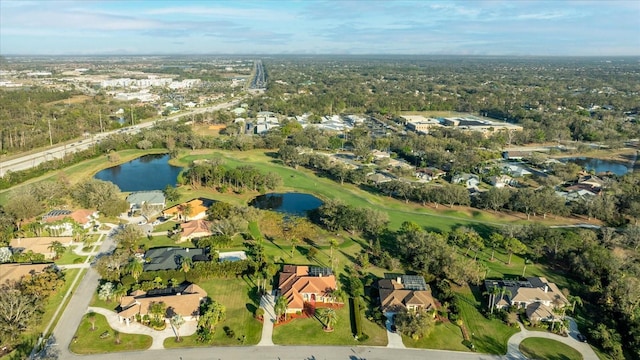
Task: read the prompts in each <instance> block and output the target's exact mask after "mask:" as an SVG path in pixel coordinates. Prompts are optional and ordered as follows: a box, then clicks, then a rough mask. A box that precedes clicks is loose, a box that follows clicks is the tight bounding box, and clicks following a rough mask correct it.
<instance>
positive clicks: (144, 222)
mask: <svg viewBox="0 0 640 360" xmlns="http://www.w3.org/2000/svg"><path fill="white" fill-rule="evenodd" d="M146 223H147V220H141V221H140V222H138V225H145V224H146Z"/></svg>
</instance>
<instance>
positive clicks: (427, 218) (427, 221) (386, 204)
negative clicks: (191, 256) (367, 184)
mask: <svg viewBox="0 0 640 360" xmlns="http://www.w3.org/2000/svg"><path fill="white" fill-rule="evenodd" d="M211 158H223V159H224V160H225V163H226V164H227V165H229V166H232V167H236V166H238V165H241V164H245V165H252V166H254V167H256V168H257V169H259V170H260V171H263V172H274V173H277V174H278V175H280V176H281V177H282V179H283V186H282V188H281V189H279V191H299V192H306V193H311V194H314V195H317V196H319V197H321V198H323V199H325V200H326V199H340V200H341V201H343V202H345V203H348V204H351V205H354V206H358V207H372V208H376V209H378V210H381V211H384V212H387V213H388V214H389V220H390V227H391V228H392V229H397V228H398V227H400V225H401V224H402V222H404V221H406V220H411V221H414V222H416V223H417V224H418V225H421V226H423V227H425V228H426V229H429V230H437V231H446V230H450V229H452V228H454V227H456V226H459V225H467V226H473V227H477V228H480V232H482V230H483V229H486V228H488V227H495V226H500V225H501V224H504V223H510V224H527V223H530V222H532V221H534V220H535V221H537V222H543V223H545V224H546V225H557V224H567V223H580V222H584V219H577V218H552V217H547V219H542V217H539V218H535V217H532V220H531V221H527V220H526V216H525V215H524V214H519V213H514V214H507V213H503V212H499V213H492V212H489V211H483V210H479V209H473V208H468V207H460V206H454V207H452V208H449V207H448V206H439V207H438V208H437V209H436V208H435V207H433V206H422V205H420V204H416V203H405V202H403V201H400V200H397V199H393V198H390V197H388V196H383V195H380V194H374V193H369V192H366V191H364V190H362V189H360V188H359V187H357V186H356V185H353V184H346V183H345V184H344V185H338V184H337V183H336V182H335V181H333V180H331V179H327V178H323V177H318V176H316V175H315V174H313V173H312V172H311V171H309V170H307V169H304V168H301V167H299V168H298V169H297V170H296V169H293V168H290V167H286V166H284V165H282V164H280V161H279V160H278V159H276V158H274V157H273V156H271V153H269V152H266V153H265V152H264V151H262V150H252V151H244V152H230V151H211V150H197V151H192V152H190V155H186V156H182V157H180V158H179V159H178V160H177V161H174V162H173V163H174V164H175V165H180V166H188V165H189V164H190V163H191V162H192V161H194V160H198V159H211ZM205 191H207V190H203V189H200V190H198V191H196V192H194V195H196V194H197V195H203V196H204V194H206V192H205ZM203 192H205V193H203ZM208 193H209V197H214V198H215V199H217V200H221V201H228V202H232V203H243V204H246V203H247V202H248V201H249V200H251V199H252V198H253V197H255V196H256V195H257V193H253V192H245V193H244V194H240V195H238V194H230V193H228V194H219V193H217V192H215V191H213V190H209V191H208ZM187 197H188V196H187ZM191 197H194V196H191ZM485 231H486V230H485Z"/></svg>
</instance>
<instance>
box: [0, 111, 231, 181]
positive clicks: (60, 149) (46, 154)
mask: <svg viewBox="0 0 640 360" xmlns="http://www.w3.org/2000/svg"><path fill="white" fill-rule="evenodd" d="M240 101H242V100H233V101H229V102H226V103H222V104H218V105H213V106H208V107H204V108H198V109H194V110H190V111H186V112H183V113H180V114H176V115H172V116H169V117H166V118H164V119H162V120H158V121H150V122H145V123H140V124H136V125H134V126H130V127H127V128H123V129H120V130H114V131H110V132H104V133H99V134H95V135H94V136H93V137H92V138H91V139H83V140H80V141H78V142H74V143H71V144H65V145H56V146H53V147H51V148H48V149H46V150H43V151H40V152H37V153H33V154H28V155H24V156H21V157H17V158H13V159H9V160H3V161H1V162H0V177H3V176H4V174H5V173H6V172H7V171H13V172H15V171H20V170H26V169H30V168H33V167H36V166H38V165H40V164H41V163H43V162H46V161H50V160H54V159H61V158H63V157H64V156H66V155H67V154H70V153H74V152H77V151H81V150H86V149H88V148H89V147H91V146H93V145H95V144H96V143H97V142H98V141H99V140H101V139H103V138H105V137H107V136H109V135H112V134H116V133H118V132H121V131H122V132H125V133H137V132H139V131H140V130H141V129H144V128H148V127H152V126H154V125H155V124H156V123H157V122H163V121H177V120H178V119H179V118H181V117H183V116H187V115H193V114H201V113H204V112H209V111H216V110H220V109H226V108H229V107H232V106H235V105H237V104H238V103H239V102H240Z"/></svg>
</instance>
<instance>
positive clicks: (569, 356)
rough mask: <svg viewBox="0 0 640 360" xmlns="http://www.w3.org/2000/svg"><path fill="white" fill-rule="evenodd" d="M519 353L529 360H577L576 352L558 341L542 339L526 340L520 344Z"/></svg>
mask: <svg viewBox="0 0 640 360" xmlns="http://www.w3.org/2000/svg"><path fill="white" fill-rule="evenodd" d="M520 351H521V352H522V354H524V356H526V357H527V358H529V359H549V360H579V359H582V355H580V352H578V350H576V349H574V348H572V347H570V346H568V345H565V344H563V343H561V342H559V341H555V340H551V339H543V338H527V339H524V340H522V342H521V343H520Z"/></svg>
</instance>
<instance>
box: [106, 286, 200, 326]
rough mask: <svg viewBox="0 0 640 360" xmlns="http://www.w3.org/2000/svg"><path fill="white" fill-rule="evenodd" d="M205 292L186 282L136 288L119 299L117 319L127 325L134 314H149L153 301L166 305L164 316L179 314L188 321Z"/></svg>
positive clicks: (194, 315) (194, 313) (196, 313)
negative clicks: (146, 289) (143, 289)
mask: <svg viewBox="0 0 640 360" xmlns="http://www.w3.org/2000/svg"><path fill="white" fill-rule="evenodd" d="M206 296H207V292H206V291H204V290H203V289H202V288H201V287H200V286H198V285H196V284H188V285H186V286H184V285H183V286H181V287H178V288H171V289H156V290H150V291H149V292H145V291H142V290H137V291H134V292H133V293H131V295H129V296H123V297H122V298H121V299H120V312H118V319H119V320H120V322H125V323H126V324H127V325H129V324H130V323H131V322H132V321H136V315H140V316H144V315H150V306H151V304H152V303H154V302H163V303H165V305H166V307H167V312H166V317H167V318H170V317H171V316H173V315H175V314H180V315H182V317H183V318H184V319H185V320H187V321H189V320H194V319H196V318H197V317H198V311H199V309H200V302H201V301H202V299H204V298H205V297H206Z"/></svg>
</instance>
